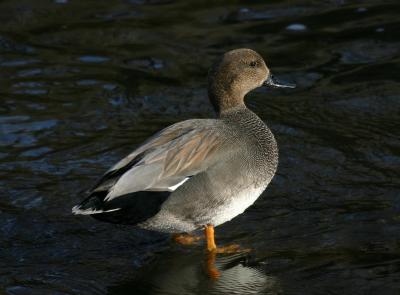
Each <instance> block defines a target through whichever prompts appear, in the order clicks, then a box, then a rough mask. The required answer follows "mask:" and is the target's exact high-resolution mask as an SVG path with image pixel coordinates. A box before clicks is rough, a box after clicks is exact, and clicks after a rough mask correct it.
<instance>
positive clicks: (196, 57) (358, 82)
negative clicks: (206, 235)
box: [0, 0, 400, 294]
mask: <svg viewBox="0 0 400 295" xmlns="http://www.w3.org/2000/svg"><path fill="white" fill-rule="evenodd" d="M0 20H1V28H0V175H1V178H0V184H1V193H0V194H1V197H0V249H1V251H0V293H5V294H107V293H109V294H399V293H398V292H399V289H400V224H399V222H400V198H399V197H400V196H399V193H400V172H399V171H400V170H399V168H400V153H399V151H400V134H399V133H400V132H399V127H400V124H399V118H400V117H399V116H400V94H399V93H400V83H399V77H400V75H399V72H400V67H399V65H400V35H399V34H398V32H399V30H400V4H399V3H398V2H397V1H344V0H342V1H339V0H338V1H268V2H267V3H263V2H262V1H231V2H230V1H213V2H207V3H205V2H203V1H171V0H170V1H168V0H164V1H163V0H126V1H114V0H113V1H74V0H55V1H50V0H49V1H33V0H25V1H12V0H8V1H2V2H0ZM238 47H250V48H253V49H255V50H257V51H258V52H260V53H261V54H262V55H263V56H264V57H266V60H267V63H268V64H269V66H270V68H271V69H272V70H273V72H274V73H275V75H276V76H279V77H281V78H283V79H285V80H288V81H293V82H295V83H297V85H298V88H297V89H296V90H294V91H293V90H287V91H277V90H275V91H270V90H268V91H267V90H265V89H260V90H258V91H256V92H255V93H252V94H250V95H249V96H248V98H247V104H248V106H249V107H250V108H252V109H253V110H255V111H256V112H257V113H258V114H259V115H260V116H261V117H262V118H263V119H264V120H266V121H267V122H268V124H269V126H270V127H271V129H272V130H273V132H274V134H275V135H276V138H277V141H278V143H279V146H280V165H279V170H278V174H277V176H276V177H275V178H274V180H273V182H272V183H271V184H270V187H269V188H268V190H267V191H266V192H265V193H264V194H263V196H262V198H260V199H259V200H258V201H257V202H256V204H255V205H254V206H253V207H251V208H249V209H248V210H247V211H246V213H245V214H243V215H241V216H239V217H237V218H236V219H234V220H233V221H231V222H229V223H227V224H225V225H223V226H220V227H218V229H217V235H218V236H217V241H219V242H220V243H221V244H228V243H239V244H241V245H243V246H245V247H249V248H251V249H253V251H252V252H251V254H249V255H244V254H243V255H231V256H218V257H217V258H216V266H217V268H218V269H219V270H220V272H221V278H220V279H219V280H216V281H215V280H210V279H209V278H208V277H207V275H206V272H205V264H206V261H205V260H206V257H205V255H204V253H203V247H202V245H201V244H199V245H197V246H194V247H186V248H185V247H184V248H182V247H179V246H176V245H174V244H173V243H171V242H170V241H169V237H168V236H165V235H161V234H158V233H151V232H146V231H141V230H137V229H134V228H131V227H123V226H114V225H109V224H104V223H100V222H96V221H94V220H92V219H90V218H85V217H76V216H72V215H71V214H70V208H71V207H72V206H73V205H74V204H75V203H77V202H78V201H79V200H80V197H79V192H80V191H82V190H84V189H85V188H87V187H89V186H91V184H92V183H93V181H94V180H95V179H96V178H97V177H98V176H99V175H100V174H102V173H103V172H104V171H105V170H106V169H107V168H108V167H109V166H110V165H111V164H113V163H114V162H116V161H117V160H118V159H120V158H121V157H122V156H124V155H125V154H127V153H128V152H129V151H130V150H132V149H133V148H134V147H135V146H136V145H137V144H139V143H140V142H142V141H143V140H144V139H145V138H147V137H148V136H150V135H151V134H152V133H153V132H155V131H156V130H158V129H160V128H162V127H165V126H167V125H169V124H171V123H174V122H176V121H180V120H183V119H186V118H193V117H209V116H212V111H211V108H210V107H209V104H208V101H207V96H206V91H205V87H206V73H207V70H208V67H209V66H210V64H211V62H212V61H213V60H215V58H216V57H218V56H219V55H221V54H222V53H223V52H225V51H226V50H228V49H232V48H238Z"/></svg>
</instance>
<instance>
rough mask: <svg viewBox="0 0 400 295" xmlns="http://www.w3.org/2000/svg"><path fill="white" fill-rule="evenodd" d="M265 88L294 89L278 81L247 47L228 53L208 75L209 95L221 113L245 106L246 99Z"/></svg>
mask: <svg viewBox="0 0 400 295" xmlns="http://www.w3.org/2000/svg"><path fill="white" fill-rule="evenodd" d="M263 85H265V86H269V87H290V88H293V87H294V85H289V84H281V83H277V82H276V81H274V79H273V77H272V75H271V72H270V70H269V69H268V67H267V65H266V64H265V61H264V60H263V58H262V57H261V56H260V55H259V54H258V53H257V52H255V51H254V50H251V49H247V48H242V49H235V50H231V51H228V52H226V53H225V54H224V55H223V56H222V58H221V59H220V60H218V61H217V62H216V63H215V64H214V65H213V66H212V68H211V69H210V71H209V75H208V93H209V97H210V100H211V103H212V105H213V106H214V109H215V110H216V112H217V113H223V112H224V111H227V110H229V109H231V108H233V107H236V106H238V105H242V104H244V96H245V95H246V94H247V93H248V92H250V91H251V90H253V89H255V88H257V87H260V86H263Z"/></svg>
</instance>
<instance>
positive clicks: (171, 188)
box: [168, 177, 189, 192]
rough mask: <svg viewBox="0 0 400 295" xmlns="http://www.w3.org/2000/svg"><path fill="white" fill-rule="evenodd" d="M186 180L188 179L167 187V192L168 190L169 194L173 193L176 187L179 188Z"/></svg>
mask: <svg viewBox="0 0 400 295" xmlns="http://www.w3.org/2000/svg"><path fill="white" fill-rule="evenodd" d="M188 179H189V177H186V178H185V179H184V180H182V181H181V182H179V183H177V184H175V185H172V186H170V187H168V190H169V191H170V192H173V191H174V190H176V189H177V188H178V187H180V186H181V185H182V184H184V183H185V182H186V181H187V180H188Z"/></svg>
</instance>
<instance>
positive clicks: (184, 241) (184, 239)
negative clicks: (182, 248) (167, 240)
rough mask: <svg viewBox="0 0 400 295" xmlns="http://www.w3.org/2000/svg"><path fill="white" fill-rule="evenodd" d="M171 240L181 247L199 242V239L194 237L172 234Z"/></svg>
mask: <svg viewBox="0 0 400 295" xmlns="http://www.w3.org/2000/svg"><path fill="white" fill-rule="evenodd" d="M172 239H173V240H174V241H175V242H176V243H178V244H181V245H193V244H194V243H195V242H197V241H198V240H200V239H201V237H196V236H192V235H189V234H174V235H173V236H172Z"/></svg>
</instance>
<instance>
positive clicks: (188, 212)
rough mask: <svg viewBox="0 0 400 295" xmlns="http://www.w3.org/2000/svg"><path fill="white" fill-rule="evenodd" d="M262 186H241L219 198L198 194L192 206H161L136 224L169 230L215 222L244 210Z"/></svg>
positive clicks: (171, 231) (188, 228) (179, 230)
mask: <svg viewBox="0 0 400 295" xmlns="http://www.w3.org/2000/svg"><path fill="white" fill-rule="evenodd" d="M265 188H266V185H263V186H261V187H251V188H247V189H243V190H241V191H236V192H235V193H232V194H229V195H227V196H226V197H224V196H219V197H218V201H215V200H216V199H208V198H201V197H200V198H199V199H197V201H195V202H192V205H193V206H187V205H188V204H186V206H185V205H184V204H183V203H181V204H180V205H181V206H179V207H180V208H177V207H175V208H174V209H172V208H168V207H164V208H163V209H161V211H160V212H159V213H158V214H157V215H156V216H154V217H152V218H150V219H149V220H147V221H146V222H144V223H142V224H139V226H140V227H142V228H146V229H150V230H156V231H161V232H169V233H180V232H191V231H194V230H197V229H200V228H202V227H203V226H205V225H207V224H212V225H214V226H218V225H221V224H223V223H225V222H227V221H229V220H231V219H233V218H234V217H236V216H237V215H239V214H241V213H243V212H244V211H245V210H246V209H247V208H248V207H250V206H251V205H252V204H253V203H254V202H255V201H256V200H257V198H258V197H259V196H260V195H261V193H262V192H263V191H264V190H265Z"/></svg>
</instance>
